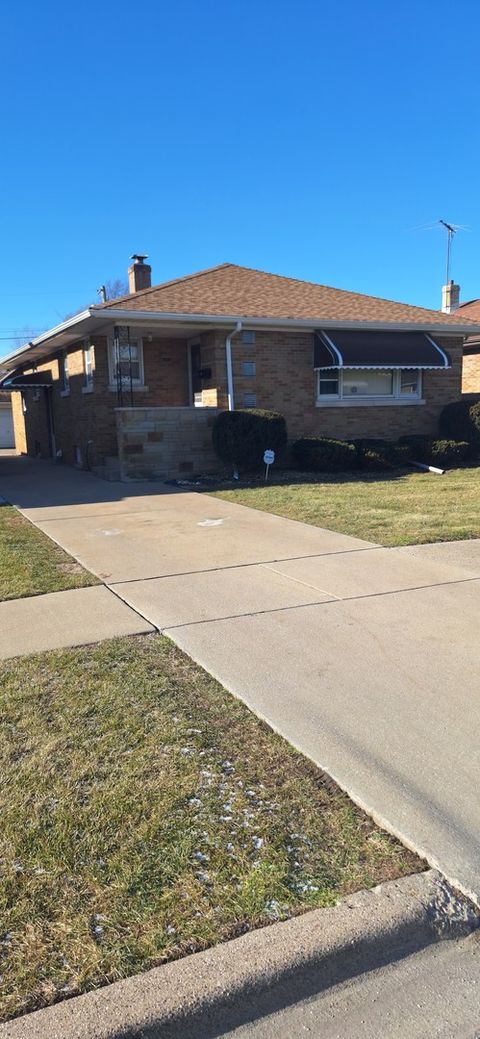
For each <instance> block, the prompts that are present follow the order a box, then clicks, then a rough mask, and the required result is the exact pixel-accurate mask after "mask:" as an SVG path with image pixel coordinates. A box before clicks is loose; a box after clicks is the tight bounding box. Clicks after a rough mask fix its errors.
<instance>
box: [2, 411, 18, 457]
mask: <svg viewBox="0 0 480 1039" xmlns="http://www.w3.org/2000/svg"><path fill="white" fill-rule="evenodd" d="M1 447H15V437H14V435H13V419H12V409H11V407H10V404H0V448H1Z"/></svg>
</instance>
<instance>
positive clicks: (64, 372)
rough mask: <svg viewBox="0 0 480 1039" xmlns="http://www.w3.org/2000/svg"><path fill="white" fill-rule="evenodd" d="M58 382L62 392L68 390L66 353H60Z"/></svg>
mask: <svg viewBox="0 0 480 1039" xmlns="http://www.w3.org/2000/svg"><path fill="white" fill-rule="evenodd" d="M60 382H61V387H62V393H69V392H70V376H69V372H68V354H62V358H61V362H60Z"/></svg>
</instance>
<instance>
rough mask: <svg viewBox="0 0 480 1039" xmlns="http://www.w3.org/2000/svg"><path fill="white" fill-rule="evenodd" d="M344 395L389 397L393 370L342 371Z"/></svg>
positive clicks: (391, 390)
mask: <svg viewBox="0 0 480 1039" xmlns="http://www.w3.org/2000/svg"><path fill="white" fill-rule="evenodd" d="M342 384H343V396H344V397H351V396H357V397H391V396H392V395H393V372H376V371H363V372H361V371H347V372H343V373H342Z"/></svg>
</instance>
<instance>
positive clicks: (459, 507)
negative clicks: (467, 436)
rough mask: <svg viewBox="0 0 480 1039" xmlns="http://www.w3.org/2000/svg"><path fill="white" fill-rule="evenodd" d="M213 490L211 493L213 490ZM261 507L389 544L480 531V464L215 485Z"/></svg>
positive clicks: (241, 502)
mask: <svg viewBox="0 0 480 1039" xmlns="http://www.w3.org/2000/svg"><path fill="white" fill-rule="evenodd" d="M209 493H211V492H209ZM215 494H216V496H217V497H219V498H224V499H225V500H226V501H233V502H237V503H238V504H239V505H249V506H251V508H254V509H261V510H262V511H263V512H273V513H275V514H276V515H277V516H286V517H287V518H288V519H294V520H301V521H302V522H303V523H311V524H313V525H314V526H317V527H326V528H328V529H329V530H337V531H339V532H340V533H342V534H351V535H352V536H354V537H358V538H363V539H365V540H366V541H374V542H376V543H378V544H380V545H385V546H387V547H390V546H394V545H414V544H426V543H428V542H433V541H458V540H461V539H463V538H478V537H480V467H475V468H466V469H452V470H451V471H449V472H447V473H445V475H444V476H435V475H433V474H432V473H420V472H416V473H411V472H408V473H392V474H388V473H380V474H375V473H370V474H369V473H362V474H358V476H357V475H356V474H351V473H349V474H341V475H332V476H328V475H324V476H322V478H318V479H315V478H314V477H312V476H309V475H307V474H304V475H303V480H302V479H301V478H297V477H296V476H295V475H294V474H292V479H291V480H289V479H288V476H287V477H286V479H285V480H282V482H279V483H275V482H271V483H268V484H265V483H260V482H256V483H255V484H252V485H250V486H249V485H243V486H242V485H240V486H238V487H235V488H233V487H232V488H229V489H227V490H218V491H216V492H215Z"/></svg>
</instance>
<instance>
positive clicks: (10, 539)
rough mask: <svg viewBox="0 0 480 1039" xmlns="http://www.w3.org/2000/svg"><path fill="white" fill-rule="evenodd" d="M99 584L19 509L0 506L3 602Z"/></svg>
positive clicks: (0, 587) (1, 591)
mask: <svg viewBox="0 0 480 1039" xmlns="http://www.w3.org/2000/svg"><path fill="white" fill-rule="evenodd" d="M98 583H99V582H98V580H97V578H96V577H94V576H93V574H89V573H88V572H87V571H86V570H84V569H83V567H81V566H80V564H79V563H77V562H76V561H75V559H72V557H71V556H69V555H67V553H66V552H64V551H63V549H61V548H59V547H58V545H55V543H54V542H53V541H51V540H50V538H48V537H46V535H45V534H42V532H41V530H37V527H34V526H33V523H30V522H29V521H28V520H27V519H25V517H24V516H22V515H21V514H20V513H19V512H18V511H17V509H14V508H13V507H12V506H11V505H1V506H0V601H1V600H3V599H20V598H22V597H23V596H25V595H41V594H42V593H44V592H59V591H62V590H63V589H65V588H84V587H85V585H90V584H98Z"/></svg>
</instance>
